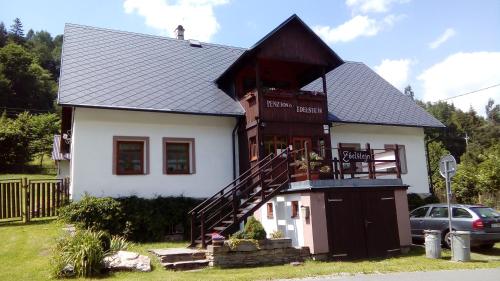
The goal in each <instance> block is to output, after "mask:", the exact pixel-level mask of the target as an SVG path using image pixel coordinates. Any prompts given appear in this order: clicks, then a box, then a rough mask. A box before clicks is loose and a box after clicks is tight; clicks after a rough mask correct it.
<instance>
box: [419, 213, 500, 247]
mask: <svg viewBox="0 0 500 281" xmlns="http://www.w3.org/2000/svg"><path fill="white" fill-rule="evenodd" d="M451 207H452V209H453V211H452V214H453V216H452V224H451V228H452V229H453V230H462V231H470V233H471V235H470V240H471V241H470V242H471V244H470V245H471V247H477V246H479V247H481V248H485V249H488V248H492V247H493V245H494V244H495V243H496V242H500V213H499V212H498V211H495V210H494V209H492V208H489V207H485V206H482V205H462V204H452V206H451ZM410 226H411V236H412V238H413V239H414V240H423V239H424V230H427V229H431V230H440V231H441V235H442V237H441V239H442V242H443V245H444V246H445V247H450V244H451V241H450V231H449V222H448V205H447V204H428V205H425V206H422V207H419V208H416V209H415V210H413V211H411V213H410Z"/></svg>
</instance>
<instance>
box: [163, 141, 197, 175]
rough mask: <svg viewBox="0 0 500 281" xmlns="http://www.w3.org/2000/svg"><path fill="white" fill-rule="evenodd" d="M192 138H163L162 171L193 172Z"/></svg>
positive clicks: (174, 172)
mask: <svg viewBox="0 0 500 281" xmlns="http://www.w3.org/2000/svg"><path fill="white" fill-rule="evenodd" d="M194 148H195V147H194V139H193V138H163V149H164V150H163V173H164V174H169V175H188V174H194V173H195V149H194Z"/></svg>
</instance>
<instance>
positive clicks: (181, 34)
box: [174, 24, 184, 40]
mask: <svg viewBox="0 0 500 281" xmlns="http://www.w3.org/2000/svg"><path fill="white" fill-rule="evenodd" d="M174 32H175V37H177V39H179V40H184V27H182V25H180V24H179V26H177V28H176V29H175V30H174Z"/></svg>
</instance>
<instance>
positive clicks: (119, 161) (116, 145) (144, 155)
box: [113, 136, 149, 175]
mask: <svg viewBox="0 0 500 281" xmlns="http://www.w3.org/2000/svg"><path fill="white" fill-rule="evenodd" d="M148 172H149V138H148V137H124V136H120V137H119V136H115V137H113V174H115V175H144V174H148Z"/></svg>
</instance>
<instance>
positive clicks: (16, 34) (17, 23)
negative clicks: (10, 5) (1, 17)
mask: <svg viewBox="0 0 500 281" xmlns="http://www.w3.org/2000/svg"><path fill="white" fill-rule="evenodd" d="M9 33H10V36H12V39H13V40H14V42H16V43H18V44H21V43H23V41H24V30H23V23H22V22H21V20H20V19H19V18H16V19H14V23H13V24H12V25H11V26H10V32H9Z"/></svg>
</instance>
